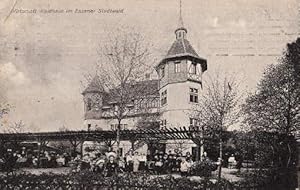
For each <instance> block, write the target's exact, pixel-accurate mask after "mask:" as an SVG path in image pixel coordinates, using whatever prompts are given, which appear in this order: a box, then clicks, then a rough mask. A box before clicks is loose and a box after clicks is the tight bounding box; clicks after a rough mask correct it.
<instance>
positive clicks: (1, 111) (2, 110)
mask: <svg viewBox="0 0 300 190" xmlns="http://www.w3.org/2000/svg"><path fill="white" fill-rule="evenodd" d="M9 110H10V105H9V104H5V103H0V119H1V118H2V117H3V116H4V115H5V114H8V112H9Z"/></svg>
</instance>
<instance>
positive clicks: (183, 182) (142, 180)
mask: <svg viewBox="0 0 300 190" xmlns="http://www.w3.org/2000/svg"><path fill="white" fill-rule="evenodd" d="M228 184H230V183H229V182H228V181H226V180H222V181H220V182H215V183H213V182H212V181H211V180H209V179H208V178H205V179H202V180H199V181H198V180H197V181H191V180H190V179H188V178H187V177H179V178H175V177H173V176H171V175H168V176H159V177H156V176H150V175H148V174H139V175H135V174H131V173H125V174H121V175H118V176H113V177H103V176H101V175H99V174H96V173H93V172H90V171H84V172H80V173H70V174H41V175H33V174H26V173H22V174H17V175H8V176H0V189H15V190H21V189H43V190H46V189H109V188H113V189H114V188H116V187H122V188H123V189H126V188H127V189H145V190H147V189H148V190H165V189H172V190H181V189H185V190H189V189H227V187H228Z"/></svg>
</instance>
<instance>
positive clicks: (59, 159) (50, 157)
mask: <svg viewBox="0 0 300 190" xmlns="http://www.w3.org/2000/svg"><path fill="white" fill-rule="evenodd" d="M2 154H3V155H2V156H1V158H0V168H1V169H2V170H12V169H13V168H22V167H43V168H53V167H60V166H68V162H69V161H71V157H70V156H69V154H67V153H63V154H57V153H55V152H47V151H44V152H41V153H37V152H34V151H31V150H26V149H25V148H24V149H23V148H22V150H16V151H13V150H12V149H7V150H6V151H5V152H2Z"/></svg>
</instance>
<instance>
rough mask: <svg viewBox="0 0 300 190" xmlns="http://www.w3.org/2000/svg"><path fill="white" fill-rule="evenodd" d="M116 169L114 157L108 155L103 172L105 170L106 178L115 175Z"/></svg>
mask: <svg viewBox="0 0 300 190" xmlns="http://www.w3.org/2000/svg"><path fill="white" fill-rule="evenodd" d="M117 169H118V164H117V163H116V162H115V156H114V155H109V157H108V162H107V164H106V167H105V170H106V175H105V176H106V177H111V176H113V175H114V174H116V172H117Z"/></svg>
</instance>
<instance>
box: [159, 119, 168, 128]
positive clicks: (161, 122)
mask: <svg viewBox="0 0 300 190" xmlns="http://www.w3.org/2000/svg"><path fill="white" fill-rule="evenodd" d="M160 125H161V126H162V127H166V126H167V120H166V119H163V120H161V121H160Z"/></svg>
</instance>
